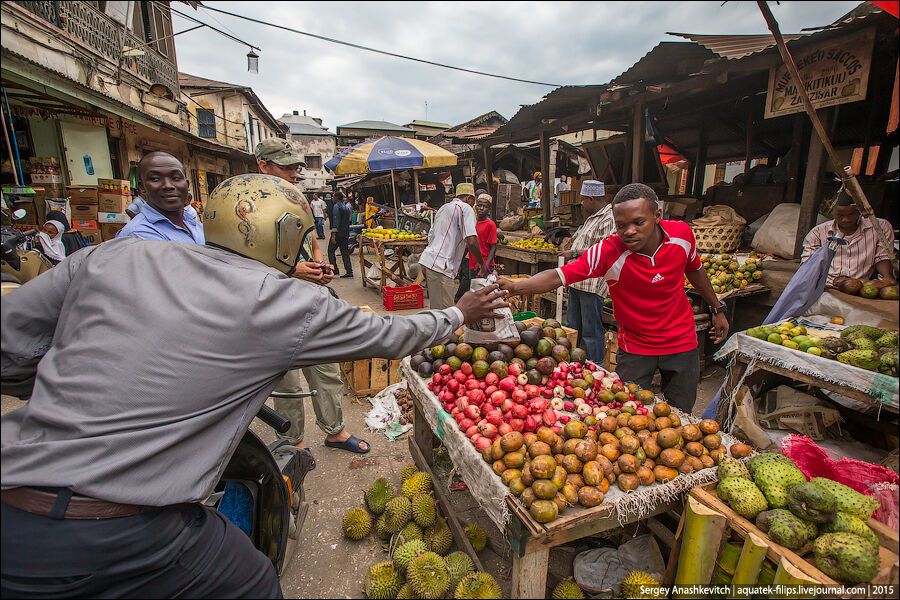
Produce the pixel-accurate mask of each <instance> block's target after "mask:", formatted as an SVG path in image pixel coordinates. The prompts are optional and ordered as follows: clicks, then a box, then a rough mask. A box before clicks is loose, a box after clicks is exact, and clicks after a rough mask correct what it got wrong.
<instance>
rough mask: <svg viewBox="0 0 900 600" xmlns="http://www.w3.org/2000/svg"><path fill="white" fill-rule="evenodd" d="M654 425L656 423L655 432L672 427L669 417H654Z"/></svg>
mask: <svg viewBox="0 0 900 600" xmlns="http://www.w3.org/2000/svg"><path fill="white" fill-rule="evenodd" d="M654 423H656V430H657V431H662V430H663V429H668V428H669V427H671V426H672V419H670V418H669V417H656V421H654Z"/></svg>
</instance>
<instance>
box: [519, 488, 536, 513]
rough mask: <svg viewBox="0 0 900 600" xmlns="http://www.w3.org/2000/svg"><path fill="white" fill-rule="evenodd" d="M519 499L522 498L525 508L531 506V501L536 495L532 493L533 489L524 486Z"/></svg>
mask: <svg viewBox="0 0 900 600" xmlns="http://www.w3.org/2000/svg"><path fill="white" fill-rule="evenodd" d="M519 499H521V500H522V504H524V505H525V508H531V504H532V502H534V501H535V500H537V496H535V495H534V490H533V489H531V488H530V487H527V488H525V491H524V492H522V495H521V496H519Z"/></svg>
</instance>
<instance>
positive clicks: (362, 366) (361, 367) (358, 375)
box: [350, 360, 371, 395]
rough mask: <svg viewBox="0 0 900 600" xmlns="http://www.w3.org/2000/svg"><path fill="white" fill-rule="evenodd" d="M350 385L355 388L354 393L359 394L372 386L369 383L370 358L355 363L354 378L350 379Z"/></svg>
mask: <svg viewBox="0 0 900 600" xmlns="http://www.w3.org/2000/svg"><path fill="white" fill-rule="evenodd" d="M350 387H351V388H352V389H353V393H354V394H357V395H358V394H359V393H360V392H362V391H363V390H367V389H369V388H370V387H371V385H370V384H369V361H368V360H357V361H355V362H354V363H353V379H351V381H350Z"/></svg>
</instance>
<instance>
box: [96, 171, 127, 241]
mask: <svg viewBox="0 0 900 600" xmlns="http://www.w3.org/2000/svg"><path fill="white" fill-rule="evenodd" d="M97 186H98V189H99V194H98V206H99V216H98V220H99V222H100V232H101V235H102V238H103V241H106V240H111V239H113V238H114V237H116V233H118V232H119V230H120V229H122V227H124V226H125V223H127V222H128V220H129V219H128V215H126V214H125V209H126V208H127V207H128V205H129V204H131V185H130V184H129V182H128V180H127V179H98V180H97Z"/></svg>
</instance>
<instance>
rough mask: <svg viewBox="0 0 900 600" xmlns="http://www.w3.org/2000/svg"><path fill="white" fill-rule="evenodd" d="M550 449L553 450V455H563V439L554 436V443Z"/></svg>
mask: <svg viewBox="0 0 900 600" xmlns="http://www.w3.org/2000/svg"><path fill="white" fill-rule="evenodd" d="M550 449H551V450H553V454H562V453H563V439H562V438H561V437H559V436H556V441H555V442H553V444H552V445H551V446H550Z"/></svg>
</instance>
